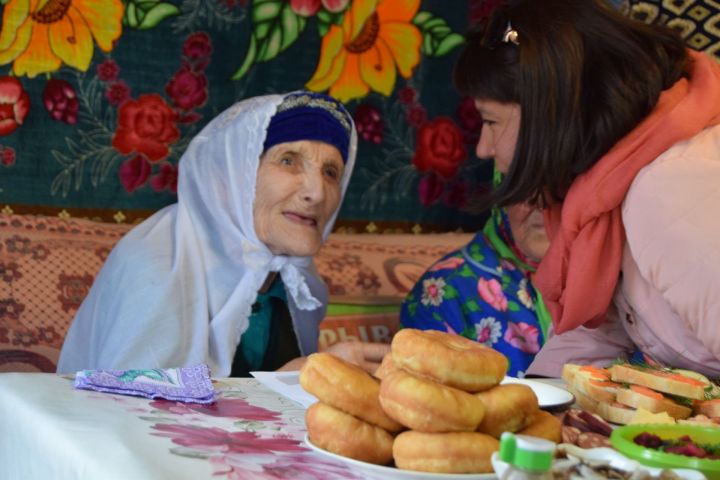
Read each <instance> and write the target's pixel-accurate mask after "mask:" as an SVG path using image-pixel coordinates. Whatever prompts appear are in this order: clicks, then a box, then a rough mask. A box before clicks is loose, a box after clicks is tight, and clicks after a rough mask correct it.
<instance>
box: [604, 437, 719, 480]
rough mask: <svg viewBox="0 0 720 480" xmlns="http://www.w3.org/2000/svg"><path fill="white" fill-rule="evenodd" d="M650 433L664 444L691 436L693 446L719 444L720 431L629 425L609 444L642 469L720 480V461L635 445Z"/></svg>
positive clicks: (611, 438)
mask: <svg viewBox="0 0 720 480" xmlns="http://www.w3.org/2000/svg"><path fill="white" fill-rule="evenodd" d="M643 432H648V433H652V434H654V435H657V436H659V437H660V438H661V439H663V440H670V439H675V438H679V437H682V436H683V435H689V436H690V438H691V439H692V440H693V442H694V443H698V444H715V445H718V444H720V428H718V427H703V426H698V425H683V424H679V425H657V424H648V425H626V426H624V427H618V428H616V429H615V430H613V432H612V434H611V435H610V443H612V446H613V447H615V448H616V449H617V450H618V451H619V452H620V453H622V454H623V455H625V456H627V457H629V458H632V459H634V460H637V461H638V462H640V463H641V464H643V465H649V466H651V467H661V468H690V469H693V470H698V471H700V472H702V473H703V474H704V475H705V476H706V477H707V478H708V479H710V480H715V479H717V480H720V460H706V459H702V458H697V457H688V456H686V455H679V454H675V453H665V452H663V451H660V450H658V449H655V448H646V447H643V446H641V445H638V444H636V443H635V441H634V439H635V437H636V436H637V435H639V434H641V433H643Z"/></svg>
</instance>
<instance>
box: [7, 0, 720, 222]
mask: <svg viewBox="0 0 720 480" xmlns="http://www.w3.org/2000/svg"><path fill="white" fill-rule="evenodd" d="M498 3H499V0H463V1H453V2H446V1H441V0H422V1H421V0H165V1H163V0H105V1H102V2H98V1H94V0H0V9H1V12H2V25H1V26H0V209H3V210H4V211H11V212H15V213H45V214H52V215H60V216H82V217H91V218H101V219H104V220H111V221H118V222H132V221H136V220H138V219H141V218H145V217H147V216H149V215H150V214H151V213H152V212H154V211H156V210H158V209H159V208H161V207H163V206H165V205H167V204H169V203H172V202H174V201H175V200H176V188H177V173H178V169H179V168H182V162H180V161H179V160H180V158H181V156H182V153H183V152H184V150H185V148H186V147H187V145H188V142H189V141H190V139H192V137H193V136H194V135H195V134H196V133H197V132H198V131H199V130H200V129H201V128H202V127H203V126H204V125H205V123H207V122H208V121H209V120H210V119H211V118H212V117H214V116H215V115H217V114H218V113H220V112H221V111H222V110H224V109H225V108H227V107H228V106H230V105H231V104H232V103H233V102H235V101H237V100H239V99H242V98H246V97H250V96H254V95H261V94H266V93H277V92H284V91H290V90H295V89H298V88H307V89H310V90H315V91H321V92H327V93H329V94H330V95H333V96H335V97H336V98H338V99H339V100H341V101H343V102H344V103H345V104H346V105H347V106H348V108H349V110H350V111H351V113H352V114H353V115H354V118H355V120H356V124H357V127H358V132H359V137H360V145H359V156H358V162H357V167H356V170H355V174H354V177H353V179H352V181H351V184H350V188H349V190H348V195H347V197H346V200H345V202H344V204H343V206H342V210H341V213H340V217H339V218H340V220H339V222H338V228H340V229H348V228H349V229H353V230H360V231H362V230H369V231H373V230H375V229H377V230H379V231H386V230H397V229H400V230H414V231H428V230H436V231H437V230H456V229H458V228H462V229H465V230H471V231H472V230H476V229H478V228H479V227H480V225H482V222H483V220H484V218H482V215H471V214H469V213H467V212H466V211H464V209H463V207H464V206H465V205H467V203H468V201H469V200H470V199H471V198H472V197H473V196H474V195H479V194H482V193H483V192H485V191H486V189H487V188H488V185H489V180H490V173H491V166H490V165H489V164H488V162H481V161H479V160H477V159H476V158H475V155H474V153H473V150H474V143H475V142H476V141H477V138H478V133H479V130H480V125H481V122H480V118H479V116H478V114H477V113H476V111H475V109H474V107H473V104H472V101H471V100H470V99H467V98H461V97H460V96H458V94H457V93H456V92H455V91H454V89H453V87H452V85H451V80H450V79H451V71H452V67H453V64H454V62H455V59H456V57H457V53H458V51H459V47H460V46H461V45H462V43H463V37H462V34H463V33H464V32H465V31H466V30H467V29H468V27H469V26H470V24H472V23H474V22H476V21H478V20H480V19H481V18H482V17H484V16H487V15H488V14H489V13H490V11H491V10H492V9H493V8H494V7H495V6H496V5H497V4H498ZM614 3H616V4H617V5H618V7H619V8H625V9H627V10H628V11H630V12H632V14H633V15H635V16H636V17H637V18H641V19H646V20H648V21H665V22H668V23H670V24H673V22H674V24H673V25H674V26H675V27H677V28H679V29H681V30H682V31H683V32H684V34H685V35H686V38H688V41H689V43H690V45H691V46H693V47H695V48H699V49H704V50H707V51H709V52H710V53H711V54H715V55H717V48H716V46H717V44H718V36H717V30H718V29H717V21H716V20H713V19H717V16H718V7H717V5H716V3H715V2H710V1H709V0H708V1H705V2H702V1H696V2H693V1H685V2H671V3H672V5H671V6H668V5H666V4H667V2H661V1H660V0H656V1H652V2H646V1H643V2H639V1H629V0H616V1H614ZM693 22H694V23H693ZM691 24H692V25H691ZM693 42H694V43H693Z"/></svg>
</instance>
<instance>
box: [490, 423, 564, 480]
mask: <svg viewBox="0 0 720 480" xmlns="http://www.w3.org/2000/svg"><path fill="white" fill-rule="evenodd" d="M554 451H555V444H554V443H553V442H551V441H548V440H544V439H542V438H537V437H530V436H527V435H515V434H514V433H510V432H505V433H503V434H502V435H501V436H500V451H499V454H498V456H499V457H500V460H502V461H503V462H505V463H507V464H508V465H509V467H508V468H507V469H506V470H505V471H504V472H503V474H502V475H501V476H500V480H546V479H547V480H552V478H553V477H552V473H551V472H550V468H551V467H552V461H553V452H554Z"/></svg>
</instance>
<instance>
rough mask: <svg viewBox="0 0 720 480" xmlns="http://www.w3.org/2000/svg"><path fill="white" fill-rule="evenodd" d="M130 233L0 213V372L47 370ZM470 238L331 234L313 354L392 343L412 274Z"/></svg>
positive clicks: (321, 259)
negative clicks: (324, 307) (337, 346)
mask: <svg viewBox="0 0 720 480" xmlns="http://www.w3.org/2000/svg"><path fill="white" fill-rule="evenodd" d="M130 228H132V226H131V225H126V224H110V223H104V222H97V221H92V220H85V219H68V220H64V219H60V218H57V217H47V216H32V215H10V214H0V372H7V371H41V372H54V371H55V367H56V364H57V360H58V357H59V354H60V348H61V347H62V342H63V339H64V337H65V334H66V332H67V329H68V327H69V326H70V323H71V322H72V319H73V317H74V316H75V312H76V311H77V309H78V307H79V306H80V304H81V303H82V301H83V299H84V298H85V296H86V295H87V293H88V291H89V289H90V286H91V285H92V283H93V281H94V279H95V275H96V274H97V272H98V271H99V270H100V267H101V266H102V264H103V262H104V261H105V259H106V258H107V255H108V253H109V252H110V250H111V249H112V247H113V246H114V245H115V242H117V241H118V240H119V239H120V238H121V237H122V236H123V235H124V234H125V233H126V232H127V231H128V230H129V229H130ZM470 237H471V235H470V234H432V235H413V234H399V235H379V234H332V235H331V236H330V238H329V240H328V242H327V243H326V244H325V246H323V248H322V250H321V251H320V252H319V253H318V255H317V256H316V257H315V263H316V265H317V267H318V271H319V272H320V275H321V276H322V277H323V279H325V281H326V283H327V284H328V287H329V289H330V302H331V304H330V305H329V307H328V316H327V317H326V319H325V320H324V321H323V323H322V324H321V326H320V339H319V341H320V348H321V349H323V348H326V347H327V346H328V345H331V344H332V343H335V342H337V341H341V340H359V341H390V339H391V338H392V335H393V334H394V333H395V331H397V328H398V314H399V313H398V312H399V309H400V304H401V303H402V301H403V299H404V298H405V295H406V294H407V292H408V290H409V289H410V288H411V287H412V285H413V284H414V283H415V281H416V280H417V278H418V277H419V276H420V275H421V274H422V273H423V272H424V271H425V270H426V269H427V268H428V267H429V266H430V265H431V264H432V263H434V261H436V260H437V259H439V258H440V257H441V256H443V255H444V254H445V253H447V252H448V251H450V250H452V249H454V248H457V247H459V246H461V245H463V244H464V243H467V242H468V241H469V239H470Z"/></svg>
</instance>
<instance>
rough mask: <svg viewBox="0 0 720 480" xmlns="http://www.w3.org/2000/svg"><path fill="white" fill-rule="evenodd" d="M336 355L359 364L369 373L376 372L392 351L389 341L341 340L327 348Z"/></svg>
mask: <svg viewBox="0 0 720 480" xmlns="http://www.w3.org/2000/svg"><path fill="white" fill-rule="evenodd" d="M325 351H326V352H327V353H332V354H333V355H335V356H338V357H340V358H342V359H343V360H346V361H348V362H350V363H353V364H355V365H357V366H358V367H360V368H362V369H363V370H365V371H366V372H368V373H369V374H371V375H372V374H374V373H375V370H377V368H378V367H379V366H380V363H381V362H382V359H383V357H384V356H385V354H386V353H388V352H390V344H389V343H373V342H339V343H334V344H332V345H330V346H329V347H328V349H327V350H325Z"/></svg>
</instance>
